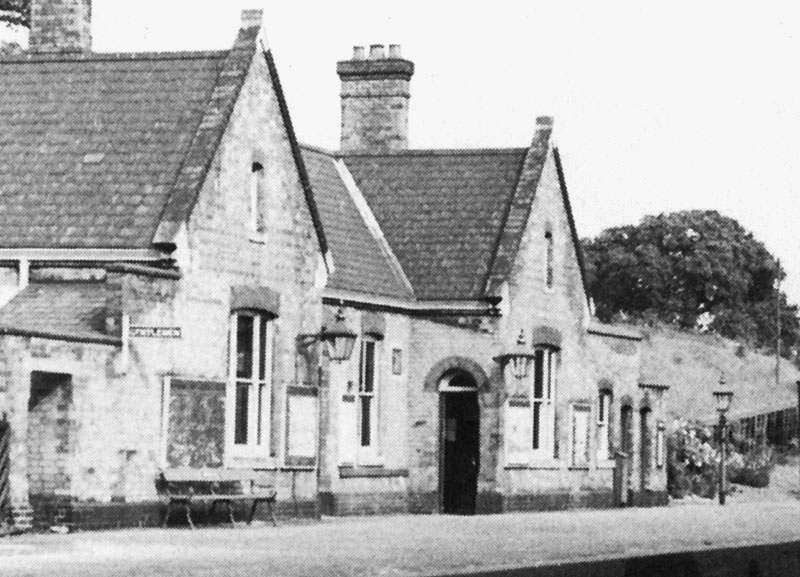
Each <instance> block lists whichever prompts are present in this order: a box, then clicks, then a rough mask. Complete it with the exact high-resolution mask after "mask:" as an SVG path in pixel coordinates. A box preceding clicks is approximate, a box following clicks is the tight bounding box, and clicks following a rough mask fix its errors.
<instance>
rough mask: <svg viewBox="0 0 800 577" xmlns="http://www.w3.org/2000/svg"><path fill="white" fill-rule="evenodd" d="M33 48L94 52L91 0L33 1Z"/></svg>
mask: <svg viewBox="0 0 800 577" xmlns="http://www.w3.org/2000/svg"><path fill="white" fill-rule="evenodd" d="M29 45H30V51H31V52H35V53H40V54H42V53H64V52H72V53H74V52H91V51H92V0H31V32H30V42H29Z"/></svg>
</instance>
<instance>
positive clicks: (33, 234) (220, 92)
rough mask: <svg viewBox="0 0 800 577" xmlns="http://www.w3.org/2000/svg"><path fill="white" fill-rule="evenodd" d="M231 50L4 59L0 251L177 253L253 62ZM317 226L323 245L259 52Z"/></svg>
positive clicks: (248, 52) (255, 30)
mask: <svg viewBox="0 0 800 577" xmlns="http://www.w3.org/2000/svg"><path fill="white" fill-rule="evenodd" d="M259 32H260V26H259V25H258V24H257V23H252V22H251V23H246V24H244V25H243V27H242V29H241V30H239V33H238V35H237V38H236V41H235V43H234V45H233V47H232V48H231V50H226V51H218V52H190V53H140V54H63V55H62V54H59V55H55V56H54V55H44V56H43V55H23V56H16V57H12V58H9V59H0V86H2V87H3V89H2V90H0V248H15V247H25V248H74V247H80V248H146V247H150V246H152V245H153V244H156V245H160V246H163V247H164V248H167V249H170V248H171V245H173V244H174V243H173V241H174V238H175V234H176V233H177V231H178V230H179V228H180V225H181V223H182V222H184V221H186V220H187V219H188V217H189V215H190V214H191V210H192V208H193V207H194V204H195V203H196V201H197V196H198V194H199V191H200V188H201V186H202V184H203V182H204V180H205V177H206V174H207V172H208V168H209V166H210V164H211V161H212V160H213V157H214V155H215V153H216V150H217V147H218V146H219V143H220V141H221V139H222V136H223V134H224V132H225V129H226V128H227V125H228V121H229V119H230V115H231V112H232V111H233V107H234V105H235V103H236V101H237V98H238V95H239V92H240V90H241V87H242V85H243V84H244V81H245V78H246V76H247V73H248V71H249V69H250V65H251V63H252V61H253V57H254V56H255V54H256V53H257V51H258V50H259V41H258V38H259ZM264 57H265V59H266V63H267V66H268V69H269V72H270V76H271V80H272V82H273V85H274V87H275V90H276V94H277V95H278V99H279V104H280V109H281V115H282V120H283V122H284V126H285V127H286V130H287V133H288V136H289V141H290V143H291V144H292V149H293V152H294V160H295V163H296V165H297V169H298V173H299V174H300V180H301V184H303V189H304V192H305V194H306V200H307V203H308V206H309V210H310V212H311V217H312V221H313V223H314V227H315V229H316V233H317V238H318V241H319V245H320V249H321V250H322V252H323V253H324V252H326V250H327V244H326V241H325V236H324V232H323V230H322V226H321V221H320V218H319V215H318V214H317V209H316V206H315V203H314V198H313V195H312V192H311V188H310V186H309V185H308V183H307V181H308V179H307V177H306V176H305V168H304V166H303V161H302V158H301V155H300V153H299V147H298V145H297V142H296V138H295V136H294V132H293V129H292V126H291V119H290V118H289V114H288V108H287V106H286V103H285V99H284V98H283V92H282V90H281V89H280V82H279V79H278V77H277V70H276V68H275V65H274V61H273V59H272V55H271V53H270V52H269V51H267V52H266V53H265V54H264Z"/></svg>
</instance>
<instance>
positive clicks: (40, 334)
mask: <svg viewBox="0 0 800 577" xmlns="http://www.w3.org/2000/svg"><path fill="white" fill-rule="evenodd" d="M0 336H12V337H36V338H41V339H52V340H57V341H67V342H71V343H90V344H98V345H111V346H116V347H119V346H122V339H121V338H119V337H112V336H103V335H90V334H83V333H74V334H73V333H57V332H50V331H37V330H34V329H21V328H15V327H2V326H0Z"/></svg>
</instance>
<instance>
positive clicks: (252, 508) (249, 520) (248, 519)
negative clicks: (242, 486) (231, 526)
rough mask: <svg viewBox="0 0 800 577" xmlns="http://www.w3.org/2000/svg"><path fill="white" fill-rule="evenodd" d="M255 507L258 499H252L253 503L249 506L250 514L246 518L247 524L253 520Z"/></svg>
mask: <svg viewBox="0 0 800 577" xmlns="http://www.w3.org/2000/svg"><path fill="white" fill-rule="evenodd" d="M256 507H258V499H253V504H252V505H251V506H250V516H249V517H248V518H247V524H248V525H249V524H250V523H252V522H253V517H255V516H256Z"/></svg>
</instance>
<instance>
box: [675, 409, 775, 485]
mask: <svg viewBox="0 0 800 577" xmlns="http://www.w3.org/2000/svg"><path fill="white" fill-rule="evenodd" d="M717 441H718V439H716V438H715V435H714V432H713V431H712V430H711V429H709V428H708V427H704V426H702V425H698V424H692V423H688V422H681V423H679V425H678V427H676V430H675V431H674V432H673V433H672V434H671V435H670V437H669V439H668V450H669V459H668V463H667V490H668V491H669V494H670V496H671V497H673V498H677V499H680V498H683V497H685V496H687V495H698V496H700V497H705V498H708V499H710V498H713V497H714V496H716V493H717V483H718V481H719V459H720V453H719V450H718V442H717ZM728 451H729V454H728V455H727V459H726V461H725V466H726V477H727V480H728V482H729V483H736V484H737V485H747V486H750V487H767V486H768V485H769V480H770V473H771V472H772V468H773V466H774V465H775V462H776V461H777V456H776V454H775V451H774V449H773V448H772V447H769V446H768V445H765V444H763V443H756V442H753V441H749V440H747V439H745V438H744V437H741V436H738V435H735V434H731V435H730V438H729V444H728ZM734 490H735V487H732V486H730V485H728V491H729V492H733V491H734Z"/></svg>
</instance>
